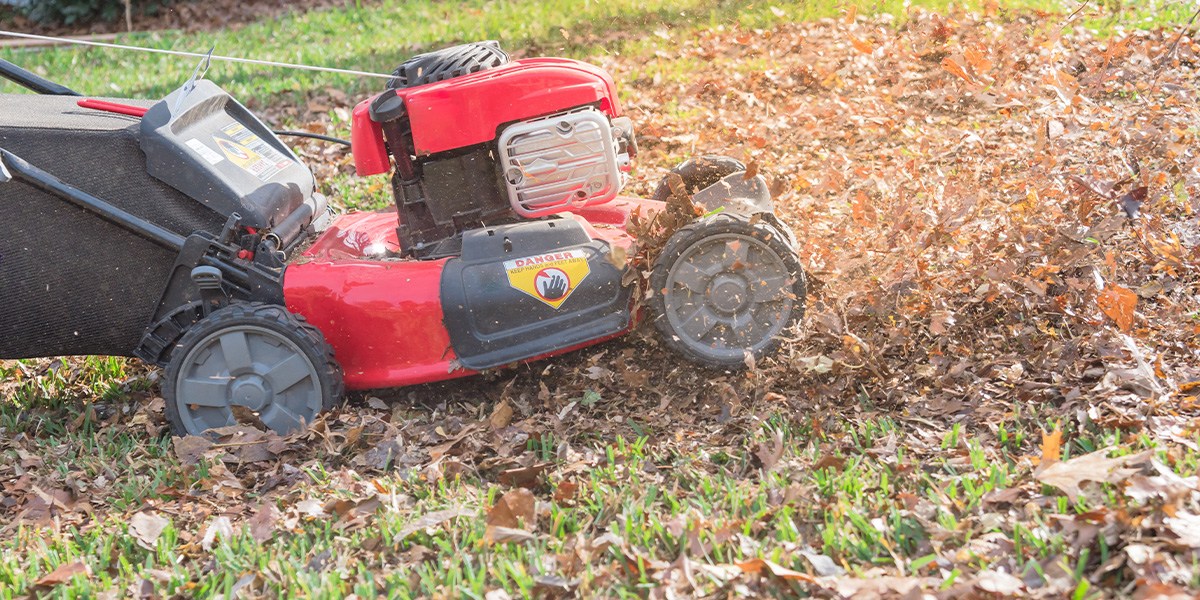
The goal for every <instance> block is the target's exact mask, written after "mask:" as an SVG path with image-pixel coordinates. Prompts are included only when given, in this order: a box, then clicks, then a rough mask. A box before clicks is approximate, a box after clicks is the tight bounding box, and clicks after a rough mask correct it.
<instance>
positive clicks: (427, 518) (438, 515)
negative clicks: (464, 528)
mask: <svg viewBox="0 0 1200 600" xmlns="http://www.w3.org/2000/svg"><path fill="white" fill-rule="evenodd" d="M474 514H475V513H474V512H471V511H469V510H467V509H465V508H447V509H445V510H435V511H433V512H431V513H426V514H425V515H422V516H421V517H420V518H418V519H417V520H415V521H413V522H412V523H409V524H408V525H405V526H404V527H403V528H402V529H401V530H400V535H399V536H398V537H397V538H396V539H398V540H403V539H405V538H407V537H408V536H410V535H412V534H414V533H416V532H418V531H424V530H426V529H429V528H430V527H433V526H435V525H441V524H442V523H445V522H446V521H449V520H451V519H455V518H458V517H469V516H472V515H474Z"/></svg>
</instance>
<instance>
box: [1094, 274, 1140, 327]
mask: <svg viewBox="0 0 1200 600" xmlns="http://www.w3.org/2000/svg"><path fill="white" fill-rule="evenodd" d="M1137 300H1138V297H1137V293H1135V292H1133V291H1132V290H1129V289H1126V288H1123V287H1121V286H1119V285H1116V284H1112V283H1108V284H1105V285H1104V291H1102V292H1100V295H1099V296H1098V297H1097V298H1096V304H1098V305H1100V310H1101V311H1103V312H1104V314H1105V315H1108V318H1110V319H1112V320H1113V321H1115V322H1116V324H1117V327H1120V328H1121V331H1129V329H1130V328H1132V327H1133V311H1134V309H1135V308H1136V307H1137Z"/></svg>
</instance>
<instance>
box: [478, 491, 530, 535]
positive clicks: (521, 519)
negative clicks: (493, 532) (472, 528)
mask: <svg viewBox="0 0 1200 600" xmlns="http://www.w3.org/2000/svg"><path fill="white" fill-rule="evenodd" d="M536 510H537V500H536V499H535V498H534V497H533V492H530V491H529V490H527V489H525V488H516V489H513V490H509V491H508V492H506V493H505V494H504V495H503V496H501V497H500V499H499V500H497V501H496V504H495V505H494V506H492V508H491V510H489V511H488V517H487V524H488V525H495V526H498V527H511V528H518V527H521V526H522V525H524V526H525V527H532V526H533V525H534V524H535V520H534V518H535V516H536V514H537V513H536Z"/></svg>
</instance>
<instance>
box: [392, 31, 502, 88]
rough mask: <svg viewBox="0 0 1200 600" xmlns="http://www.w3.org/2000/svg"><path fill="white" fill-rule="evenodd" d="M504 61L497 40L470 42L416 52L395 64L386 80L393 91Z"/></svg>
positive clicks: (478, 69)
mask: <svg viewBox="0 0 1200 600" xmlns="http://www.w3.org/2000/svg"><path fill="white" fill-rule="evenodd" d="M504 64H508V54H507V53H505V52H504V51H503V50H501V49H500V42H497V41H495V40H489V41H486V42H472V43H470V44H462V45H460V46H453V47H450V48H445V49H443V50H436V51H433V52H426V53H425V54H418V55H416V56H414V57H412V58H410V59H408V60H406V61H404V64H402V65H400V66H399V67H396V70H395V71H393V72H392V75H394V76H395V78H394V79H392V80H391V81H389V82H388V87H389V88H391V89H393V90H399V89H404V88H410V87H416V86H418V85H425V84H427V83H436V82H438V81H445V80H447V79H453V78H455V77H461V76H463V75H469V74H471V73H478V72H479V71H486V70H488V69H491V68H494V67H499V66H500V65H504Z"/></svg>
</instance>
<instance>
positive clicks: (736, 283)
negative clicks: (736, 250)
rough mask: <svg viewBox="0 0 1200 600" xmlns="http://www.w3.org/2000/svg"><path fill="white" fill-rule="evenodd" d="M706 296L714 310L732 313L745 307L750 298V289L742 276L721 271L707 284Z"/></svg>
mask: <svg viewBox="0 0 1200 600" xmlns="http://www.w3.org/2000/svg"><path fill="white" fill-rule="evenodd" d="M708 298H709V302H710V303H711V304H712V307H713V308H715V309H716V310H718V311H720V312H723V313H726V314H733V313H736V312H737V311H739V310H741V309H743V308H745V307H746V304H747V302H749V300H750V290H749V286H748V285H746V280H745V279H743V278H742V277H740V276H737V275H733V274H730V273H721V274H720V275H717V276H716V277H714V278H713V279H712V282H711V283H710V284H709V286H708Z"/></svg>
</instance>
